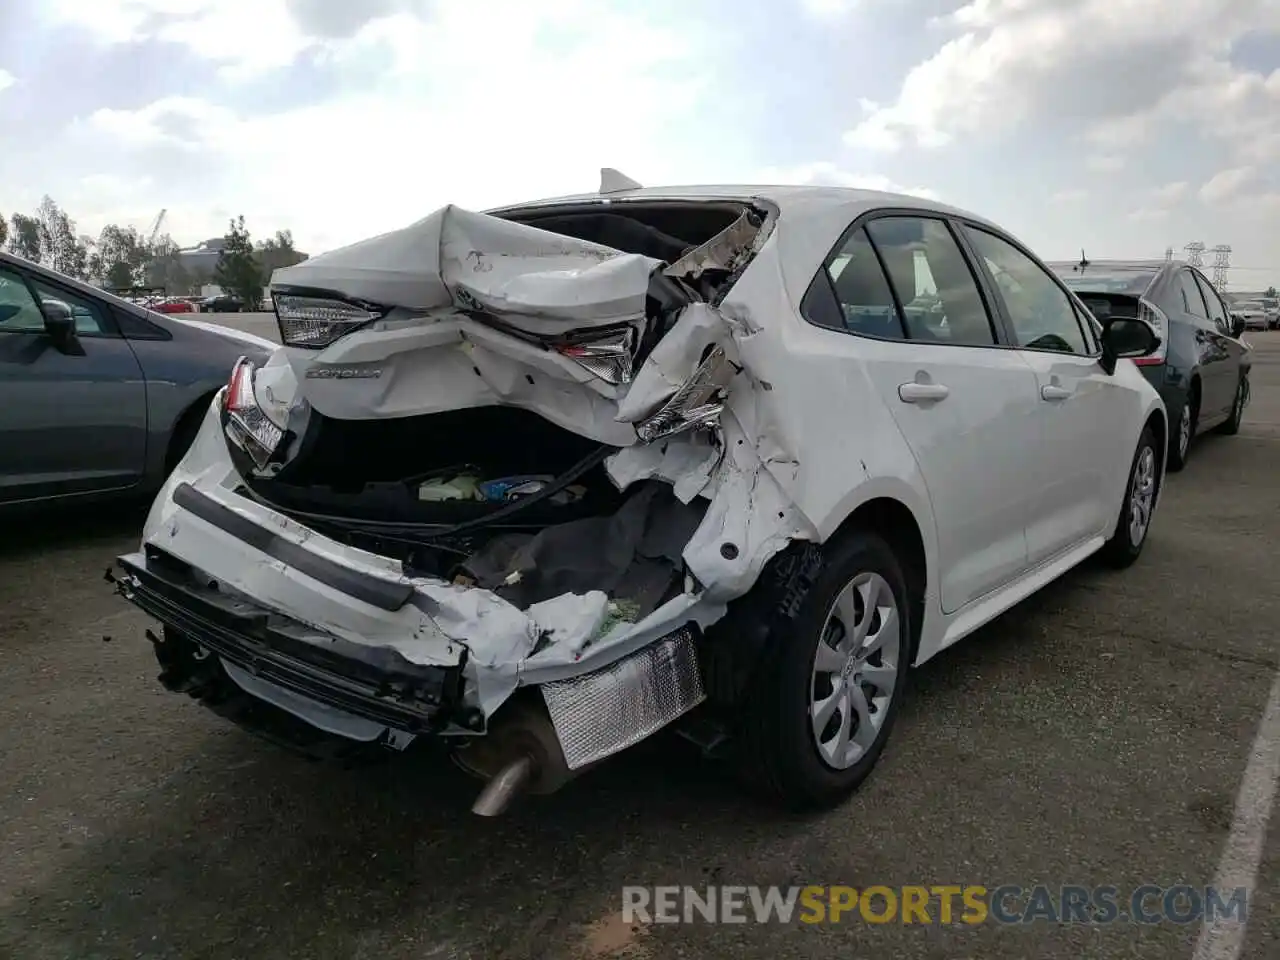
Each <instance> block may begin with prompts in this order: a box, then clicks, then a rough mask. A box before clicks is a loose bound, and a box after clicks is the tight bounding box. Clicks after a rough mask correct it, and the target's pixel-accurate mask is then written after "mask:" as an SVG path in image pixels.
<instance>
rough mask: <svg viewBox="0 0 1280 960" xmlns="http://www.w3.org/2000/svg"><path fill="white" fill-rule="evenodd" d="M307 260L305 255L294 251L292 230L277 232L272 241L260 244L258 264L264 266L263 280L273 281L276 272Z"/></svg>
mask: <svg viewBox="0 0 1280 960" xmlns="http://www.w3.org/2000/svg"><path fill="white" fill-rule="evenodd" d="M305 259H307V255H306V254H305V253H299V252H298V251H297V250H295V249H294V246H293V231H292V230H277V231H276V235H275V236H274V237H272V238H271V239H270V240H264V241H262V243H259V244H258V262H259V263H260V264H261V265H262V278H263V280H266V281H269V280H270V279H271V274H273V273H275V271H277V270H280V269H283V268H284V267H292V266H293V265H294V264H296V263H301V262H302V261H303V260H305Z"/></svg>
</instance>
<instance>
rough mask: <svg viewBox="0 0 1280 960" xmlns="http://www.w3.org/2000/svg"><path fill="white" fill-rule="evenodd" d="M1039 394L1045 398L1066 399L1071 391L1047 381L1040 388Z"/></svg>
mask: <svg viewBox="0 0 1280 960" xmlns="http://www.w3.org/2000/svg"><path fill="white" fill-rule="evenodd" d="M1040 396H1041V397H1043V398H1044V399H1046V400H1066V399H1067V398H1068V397H1070V396H1071V391H1070V390H1068V389H1067V388H1066V387H1059V386H1057V385H1055V384H1052V383H1048V384H1045V385H1044V386H1043V387H1041V388H1040Z"/></svg>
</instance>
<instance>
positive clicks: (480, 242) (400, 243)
mask: <svg viewBox="0 0 1280 960" xmlns="http://www.w3.org/2000/svg"><path fill="white" fill-rule="evenodd" d="M662 265H663V262H662V261H661V260H656V259H653V258H650V257H643V256H640V255H638V254H627V253H622V252H621V251H619V250H616V249H614V248H612V247H606V246H603V245H601V244H597V243H590V242H587V241H585V240H577V239H574V238H572V237H566V236H564V235H562V234H558V233H552V232H550V231H547V230H541V229H539V228H537V227H531V226H527V225H525V224H521V223H515V222H513V221H510V220H502V219H499V218H497V217H491V216H487V215H485V214H480V213H472V212H470V211H468V210H463V209H461V208H459V207H455V206H452V205H450V206H447V207H443V208H441V209H440V210H437V211H436V212H435V213H433V214H431V215H430V216H428V217H425V218H423V219H422V220H419V221H418V222H417V223H414V224H411V225H410V226H408V227H405V228H403V229H401V230H395V231H392V232H390V233H385V234H382V235H381V236H378V237H373V238H372V239H369V240H362V241H360V242H359V243H355V244H352V245H350V246H347V247H342V248H340V249H338V250H333V251H331V252H329V253H324V254H320V255H319V256H316V257H312V258H311V259H309V260H304V261H303V262H302V263H299V264H296V265H294V266H291V267H285V268H282V269H279V270H276V271H275V272H274V273H273V274H272V277H271V286H272V290H273V291H276V292H280V291H290V292H299V293H305V292H307V291H331V292H335V293H339V294H340V295H341V296H342V297H344V298H346V299H349V300H354V301H360V302H366V303H371V304H378V305H380V306H382V307H402V308H406V309H408V310H412V311H417V312H421V313H432V312H438V311H441V310H445V309H450V308H457V309H463V310H473V311H474V310H483V311H490V312H494V313H500V314H503V315H508V316H510V317H511V318H517V317H518V318H521V319H520V320H519V323H521V324H523V325H527V326H529V327H530V328H531V329H535V330H537V331H539V332H543V333H557V332H562V331H563V330H566V329H572V328H574V327H579V326H582V325H586V324H599V323H613V322H617V321H619V320H624V319H633V318H636V317H643V315H644V309H645V297H646V295H647V291H648V287H649V277H650V275H651V274H652V273H653V272H654V271H655V270H656V269H657V268H658V267H660V266H662ZM513 322H516V321H515V320H514V319H513Z"/></svg>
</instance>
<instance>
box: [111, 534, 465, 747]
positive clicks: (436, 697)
mask: <svg viewBox="0 0 1280 960" xmlns="http://www.w3.org/2000/svg"><path fill="white" fill-rule="evenodd" d="M116 563H117V566H118V570H119V573H118V574H116V573H113V572H110V571H109V572H108V578H109V579H111V580H113V582H114V583H115V584H116V589H117V590H118V592H119V593H120V594H121V595H122V596H123V597H125V599H127V600H129V601H130V602H132V603H133V604H135V605H136V606H138V607H140V608H141V609H142V610H144V611H145V612H146V613H148V614H149V615H150V616H152V617H154V618H155V619H156V620H159V621H160V622H161V623H163V624H164V625H165V626H166V627H168V628H170V630H171V633H170V634H169V635H168V636H167V637H166V638H155V639H156V656H157V659H158V660H159V661H160V665H161V668H162V672H161V675H160V680H161V682H162V683H163V684H164V685H165V686H166V687H168V688H169V689H171V690H180V691H185V692H187V693H190V694H191V695H193V696H195V697H197V698H199V699H202V700H208V699H209V698H210V697H212V698H213V699H214V700H217V699H220V697H219V694H221V693H223V692H225V691H226V690H227V689H229V688H228V687H227V685H228V684H229V683H233V684H234V685H235V686H236V687H238V688H240V690H242V691H243V692H244V693H247V694H250V695H251V696H253V697H254V698H256V699H258V700H266V701H267V702H269V703H272V704H274V705H275V706H277V707H280V708H281V709H283V710H285V711H286V712H288V713H292V714H294V715H295V716H297V717H299V718H301V719H304V720H306V721H307V722H308V723H310V724H311V725H312V726H314V727H318V728H320V729H322V730H327V731H329V732H331V733H335V734H340V735H341V736H343V737H345V738H347V739H351V740H361V741H381V742H383V743H386V744H387V745H390V746H396V747H400V748H402V747H403V746H406V745H407V744H408V743H409V742H410V741H412V740H413V738H414V736H416V735H417V734H423V733H435V732H439V731H441V730H443V729H445V728H446V727H448V726H450V725H455V724H456V725H458V726H461V727H462V728H463V729H464V730H465V729H474V728H476V727H482V726H483V717H481V716H479V715H478V714H476V715H475V716H470V715H461V714H460V712H459V711H460V705H461V701H462V689H463V676H462V670H463V666H464V664H465V659H464V660H463V662H462V663H459V664H458V665H457V666H453V667H444V666H434V665H423V664H416V663H413V662H411V661H409V660H407V659H405V658H404V657H403V656H402V655H401V654H399V653H398V652H397V651H395V650H392V649H390V648H387V647H372V646H362V645H359V644H355V643H351V642H350V641H347V640H344V639H342V638H339V637H335V636H331V635H326V634H323V633H322V632H321V631H319V630H317V629H315V628H314V627H310V626H307V625H306V624H303V623H301V622H299V621H297V620H293V619H291V618H289V617H285V616H283V615H281V614H278V613H275V612H273V611H270V610H267V609H266V608H264V607H261V606H259V605H257V604H254V603H253V602H251V601H249V600H247V599H245V598H244V597H242V596H238V595H236V594H233V593H230V592H227V591H226V589H225V587H221V586H220V585H218V584H216V583H213V582H211V581H209V580H208V579H207V578H205V577H202V576H200V574H199V571H196V570H195V569H193V568H192V567H191V566H189V565H188V564H186V563H184V562H183V561H181V560H179V559H178V558H176V557H173V556H172V555H169V554H166V553H164V552H163V551H160V550H158V549H156V548H155V547H151V546H148V547H147V548H146V551H145V552H139V553H132V554H127V555H125V556H121V557H119V558H117V561H116ZM246 725H252V724H246Z"/></svg>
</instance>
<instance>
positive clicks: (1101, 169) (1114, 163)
mask: <svg viewBox="0 0 1280 960" xmlns="http://www.w3.org/2000/svg"><path fill="white" fill-rule="evenodd" d="M1124 164H1125V161H1124V157H1118V156H1115V155H1112V154H1106V153H1095V154H1092V155H1091V156H1089V157H1087V158H1086V159H1085V162H1084V165H1085V166H1086V167H1087V168H1089V169H1090V170H1092V171H1094V172H1095V173H1114V172H1116V171H1117V170H1123V169H1124Z"/></svg>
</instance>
